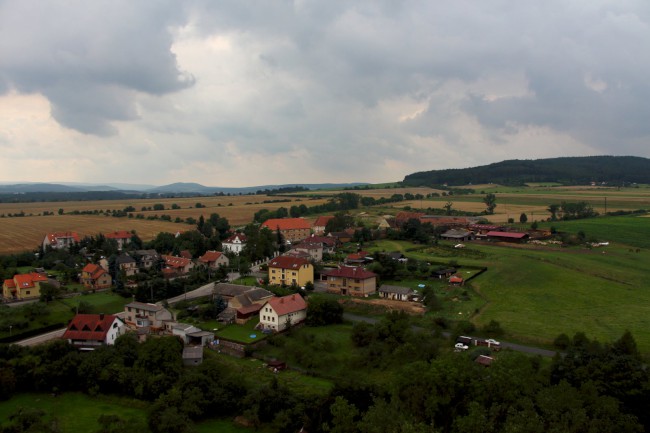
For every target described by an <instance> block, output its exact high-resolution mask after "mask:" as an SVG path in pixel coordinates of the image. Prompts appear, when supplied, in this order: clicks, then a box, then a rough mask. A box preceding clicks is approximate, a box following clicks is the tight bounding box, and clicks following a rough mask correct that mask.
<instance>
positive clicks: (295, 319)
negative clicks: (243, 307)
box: [257, 294, 307, 332]
mask: <svg viewBox="0 0 650 433" xmlns="http://www.w3.org/2000/svg"><path fill="white" fill-rule="evenodd" d="M259 314H260V323H259V325H257V326H258V327H259V328H260V329H262V330H271V331H276V332H280V331H284V330H285V329H287V328H288V327H289V326H293V325H296V324H298V323H300V322H302V321H303V320H305V318H307V303H306V302H305V300H304V299H303V297H302V296H300V295H299V294H293V295H287V296H282V297H279V298H271V299H269V300H268V301H266V303H265V304H264V305H262V309H261V310H260V313H259Z"/></svg>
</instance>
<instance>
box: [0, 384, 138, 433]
mask: <svg viewBox="0 0 650 433" xmlns="http://www.w3.org/2000/svg"><path fill="white" fill-rule="evenodd" d="M21 407H33V408H37V409H41V410H43V411H44V412H46V414H47V417H48V418H50V419H51V417H52V416H54V417H56V418H57V420H58V426H59V429H60V431H61V433H86V432H87V433H94V432H97V431H99V429H100V425H99V423H98V422H97V419H98V418H99V417H100V415H117V416H119V417H120V418H122V419H124V420H127V421H128V424H129V425H130V427H132V428H133V431H138V432H143V433H144V432H148V431H149V429H148V428H147V422H146V412H147V403H145V402H142V401H139V400H134V399H129V398H118V397H90V396H88V395H86V394H82V393H65V394H61V395H58V396H56V397H55V396H52V395H51V394H19V395H16V396H14V397H12V398H10V399H9V400H7V401H3V402H1V403H0V426H2V427H5V426H7V425H9V424H8V420H9V416H10V415H11V414H13V413H14V412H16V411H17V410H18V409H19V408H21Z"/></svg>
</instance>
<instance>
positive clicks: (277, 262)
mask: <svg viewBox="0 0 650 433" xmlns="http://www.w3.org/2000/svg"><path fill="white" fill-rule="evenodd" d="M308 264H309V260H306V259H301V258H300V257H289V256H278V257H276V258H274V259H273V260H271V261H270V262H269V267H270V268H282V269H298V268H300V267H301V266H303V265H308Z"/></svg>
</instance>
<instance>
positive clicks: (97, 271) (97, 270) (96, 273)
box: [81, 263, 106, 280]
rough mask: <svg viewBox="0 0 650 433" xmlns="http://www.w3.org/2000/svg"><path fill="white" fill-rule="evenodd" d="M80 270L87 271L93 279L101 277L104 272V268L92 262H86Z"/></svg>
mask: <svg viewBox="0 0 650 433" xmlns="http://www.w3.org/2000/svg"><path fill="white" fill-rule="evenodd" d="M81 271H82V272H88V273H89V274H90V277H91V278H92V279H94V280H96V279H97V278H99V277H101V276H102V275H104V274H105V273H106V271H105V270H104V268H102V267H101V266H99V265H96V264H94V263H88V264H87V265H86V266H84V268H83V269H82V270H81Z"/></svg>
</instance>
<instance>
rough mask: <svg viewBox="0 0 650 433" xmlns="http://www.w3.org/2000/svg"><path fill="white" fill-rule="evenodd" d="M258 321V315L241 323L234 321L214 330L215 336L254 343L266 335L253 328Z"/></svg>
mask: <svg viewBox="0 0 650 433" xmlns="http://www.w3.org/2000/svg"><path fill="white" fill-rule="evenodd" d="M259 321H260V319H259V317H254V318H252V319H251V320H249V321H248V322H246V323H245V324H243V325H237V324H235V323H233V324H231V325H226V326H225V327H223V328H220V329H219V330H218V331H216V332H215V338H225V339H227V340H233V341H238V342H240V343H254V342H256V341H260V340H263V339H265V338H266V337H267V335H266V334H263V333H262V331H260V330H257V329H255V326H257V324H258V323H259ZM215 327H216V326H215ZM252 335H255V337H254V338H253V337H251V336H252Z"/></svg>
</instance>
